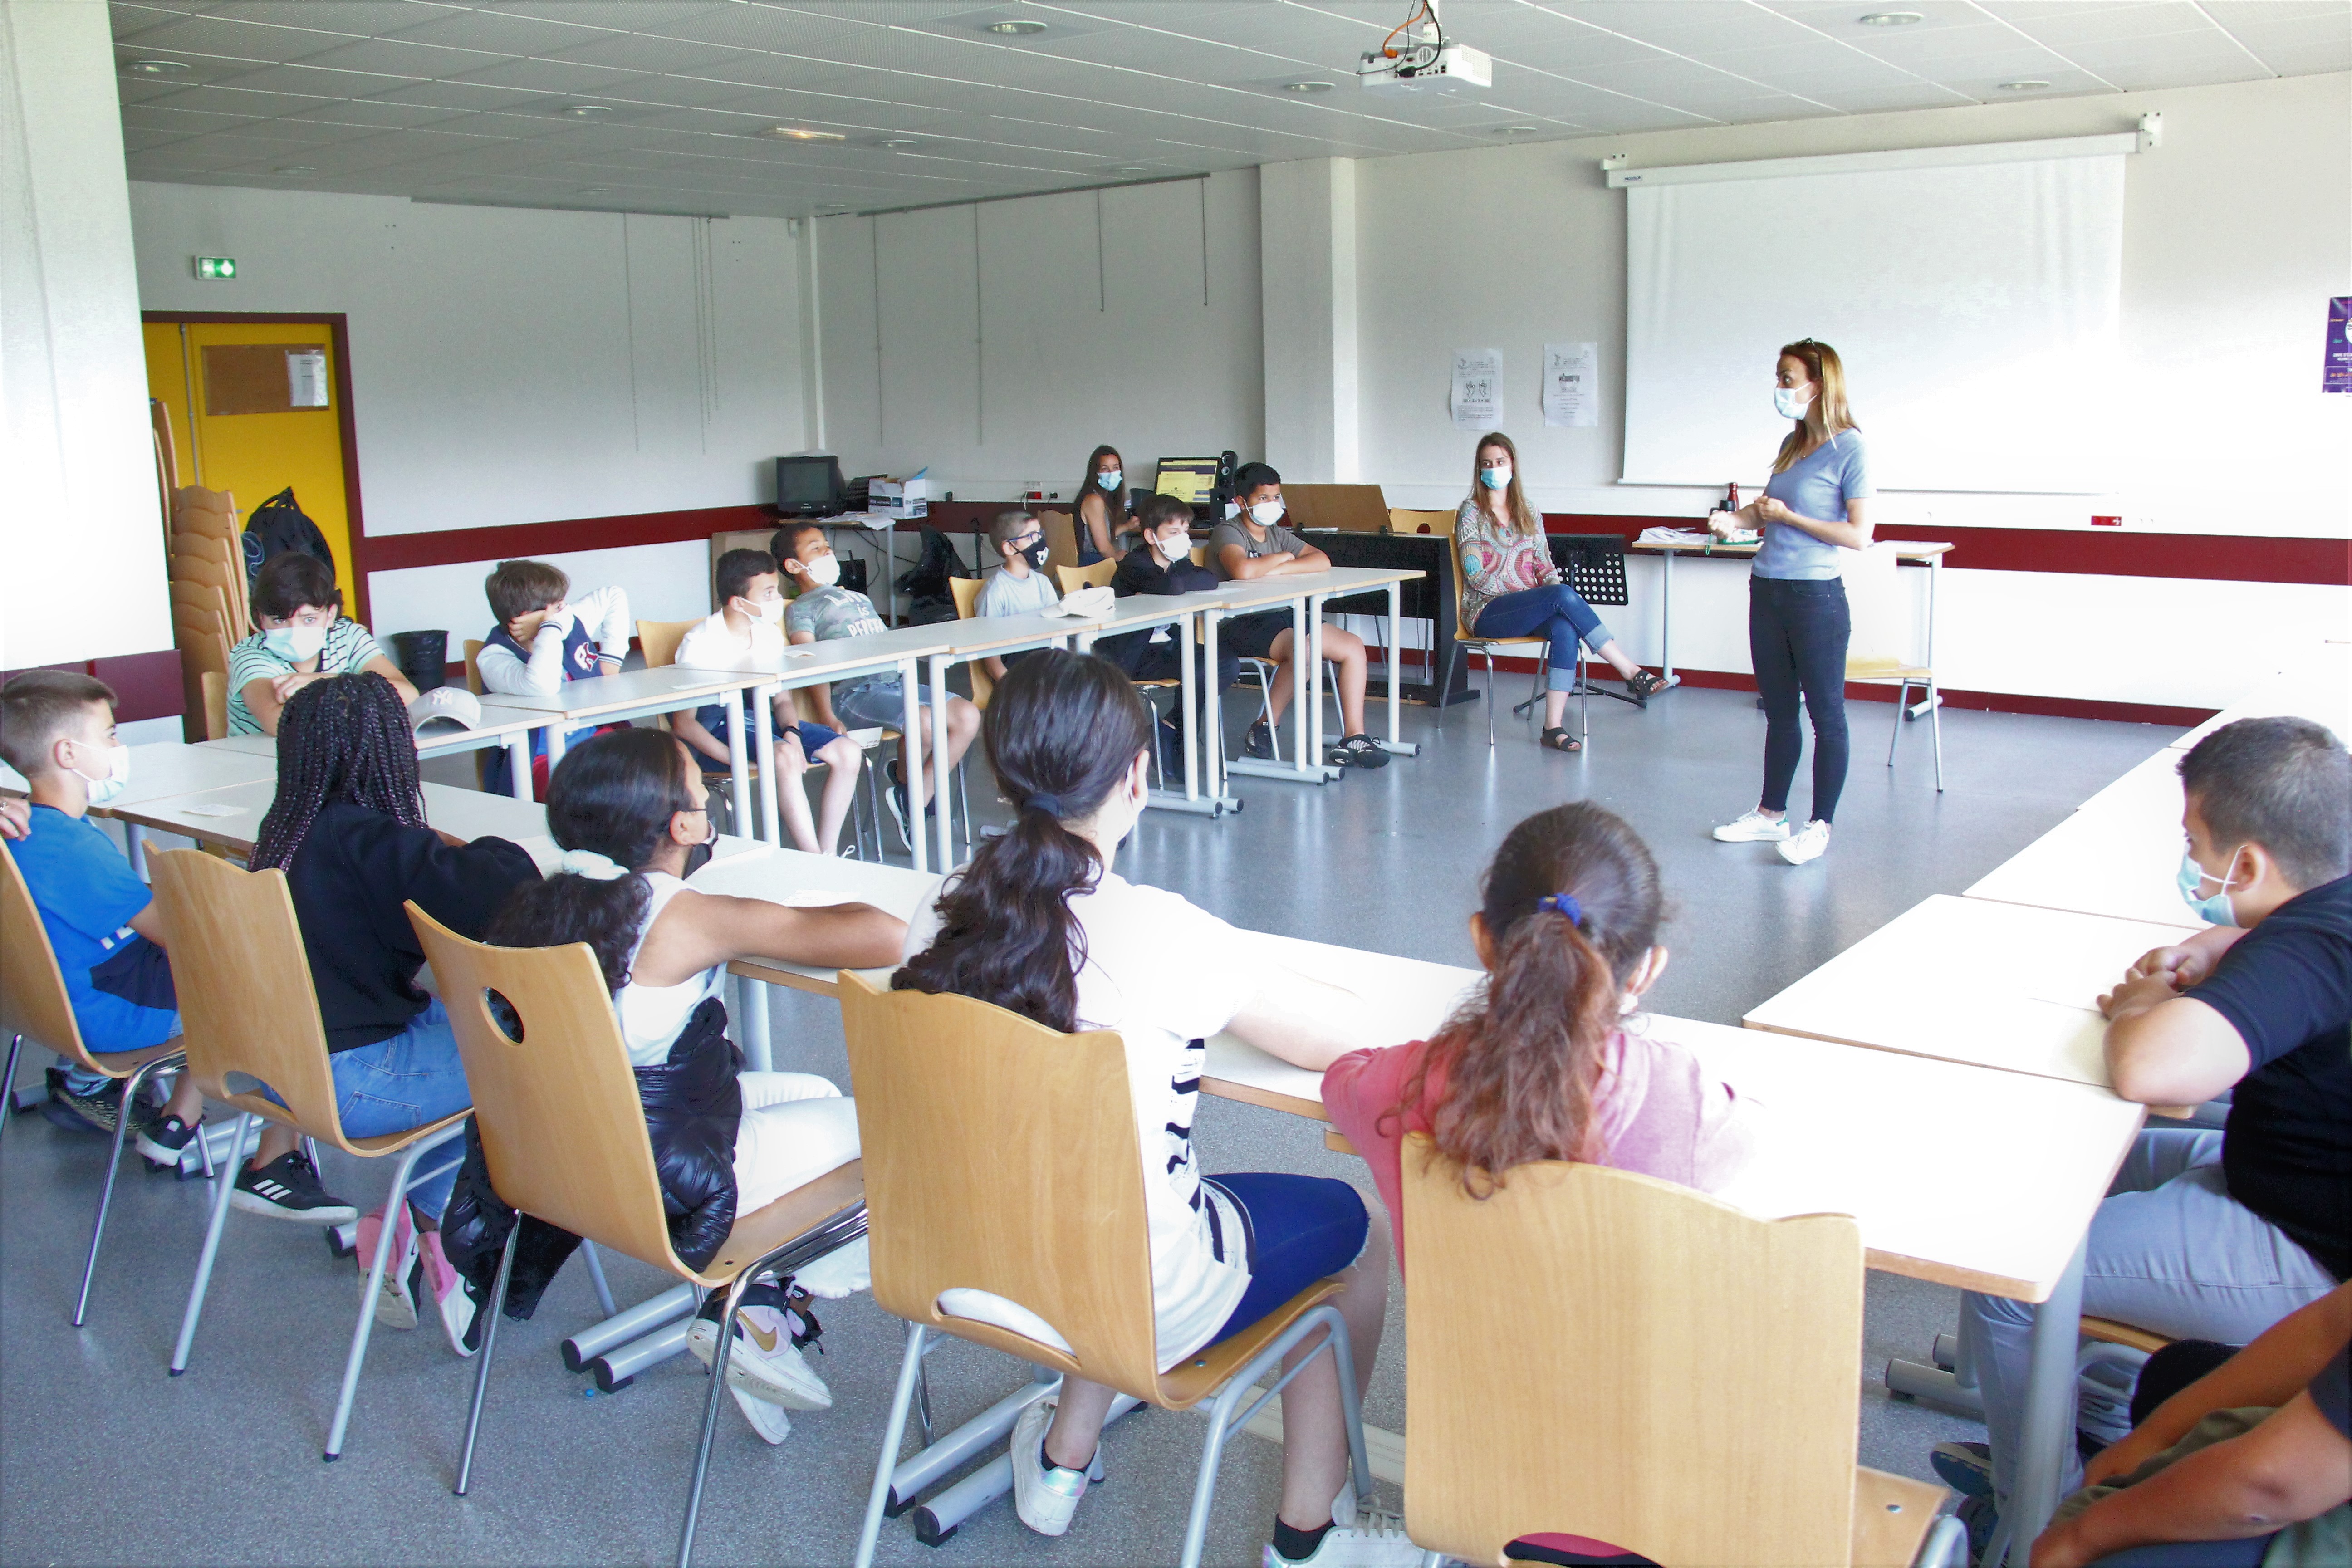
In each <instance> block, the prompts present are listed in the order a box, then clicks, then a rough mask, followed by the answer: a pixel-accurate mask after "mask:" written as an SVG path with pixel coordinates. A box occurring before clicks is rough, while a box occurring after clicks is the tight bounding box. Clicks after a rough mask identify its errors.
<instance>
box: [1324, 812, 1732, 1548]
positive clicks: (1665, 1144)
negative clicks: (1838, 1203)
mask: <svg viewBox="0 0 2352 1568" xmlns="http://www.w3.org/2000/svg"><path fill="white" fill-rule="evenodd" d="M1661 902H1662V900H1661V899H1660V896H1659V892H1658V867H1657V862H1656V861H1655V860H1654V859H1652V858H1651V857H1650V850H1649V847H1648V846H1646V845H1644V844H1643V842H1642V839H1641V836H1640V835H1638V834H1636V833H1635V832H1634V831H1633V828H1631V827H1629V826H1626V824H1625V822H1624V820H1623V819H1622V817H1619V816H1616V815H1615V814H1613V813H1612V812H1608V811H1604V810H1602V809H1601V807H1599V806H1597V805H1592V804H1591V803H1590V802H1586V801H1578V802H1576V803H1574V804H1572V805H1558V806H1554V807H1552V808H1551V809H1550V810H1549V811H1542V812H1538V813H1537V814H1536V815H1535V816H1530V817H1528V819H1527V820H1526V821H1524V822H1522V823H1520V824H1519V825H1518V826H1517V827H1515V828H1513V829H1511V832H1510V836H1509V837H1507V838H1505V839H1504V840H1503V844H1502V847H1501V848H1499V849H1497V850H1496V852H1495V862H1494V864H1493V865H1492V866H1490V867H1488V868H1487V870H1486V898H1485V901H1484V903H1483V905H1482V906H1481V908H1480V909H1479V910H1478V911H1477V912H1476V913H1475V914H1473V915H1472V916H1471V917H1470V940H1471V941H1472V942H1475V944H1476V946H1477V949H1478V962H1479V963H1481V964H1483V965H1484V966H1485V967H1486V976H1487V978H1486V985H1485V987H1484V988H1483V990H1482V991H1481V992H1480V994H1478V995H1477V996H1476V997H1475V998H1474V999H1472V1000H1471V1001H1469V1002H1467V1003H1465V1004H1464V1005H1463V1006H1462V1008H1461V1010H1460V1011H1458V1012H1457V1013H1455V1014H1454V1016H1453V1017H1452V1018H1451V1019H1449V1020H1448V1021H1447V1023H1446V1025H1445V1026H1444V1028H1443V1029H1441V1030H1439V1031H1438V1033H1437V1035H1436V1037H1435V1038H1433V1039H1430V1040H1415V1041H1412V1043H1411V1044H1409V1045H1402V1046H1390V1047H1385V1048H1383V1049H1380V1050H1364V1051H1354V1052H1350V1053H1349V1055H1347V1056H1344V1057H1341V1058H1339V1060H1338V1061H1336V1062H1333V1063H1332V1064H1331V1065H1330V1067H1328V1068H1326V1069H1325V1070H1324V1074H1323V1104H1324V1108H1325V1109H1326V1110H1328V1111H1329V1112H1330V1116H1331V1122H1332V1125H1333V1126H1335V1127H1337V1128H1338V1129H1339V1131H1340V1132H1341V1133H1343V1134H1345V1135H1346V1137H1347V1139H1348V1141H1349V1142H1350V1143H1353V1144H1354V1145H1355V1146H1356V1152H1357V1153H1359V1154H1360V1155H1362V1156H1363V1158H1364V1160H1365V1162H1366V1163H1369V1164H1370V1166H1371V1168H1372V1179H1373V1181H1374V1182H1376V1183H1378V1184H1379V1186H1380V1190H1381V1202H1382V1203H1383V1204H1385V1205H1387V1207H1388V1211H1389V1218H1390V1223H1391V1225H1392V1226H1394V1227H1395V1237H1396V1256H1397V1265H1398V1267H1399V1268H1403V1267H1404V1266H1405V1239H1404V1207H1403V1202H1402V1193H1401V1192H1400V1190H1399V1189H1400V1187H1401V1186H1402V1159H1403V1150H1404V1137H1405V1134H1406V1133H1408V1132H1426V1133H1428V1134H1429V1135H1430V1137H1431V1139H1432V1141H1433V1142H1435V1143H1436V1145H1437V1148H1438V1150H1439V1151H1440V1152H1443V1153H1444V1154H1445V1155H1447V1156H1448V1157H1449V1158H1451V1159H1454V1160H1455V1161H1457V1162H1459V1163H1460V1164H1461V1165H1462V1167H1463V1171H1464V1177H1463V1179H1464V1182H1465V1185H1467V1186H1468V1188H1469V1190H1470V1192H1471V1193H1472V1194H1473V1195H1481V1196H1483V1195H1484V1194H1486V1193H1490V1192H1492V1191H1493V1190H1494V1189H1495V1188H1496V1187H1499V1186H1501V1185H1502V1184H1504V1183H1505V1182H1506V1181H1507V1179H1508V1177H1509V1173H1511V1172H1512V1171H1514V1170H1516V1169H1517V1168H1518V1167H1519V1166H1521V1165H1528V1164H1533V1163H1537V1162H1538V1161H1547V1160H1580V1161H1584V1162H1588V1163H1594V1164H1602V1165H1613V1166H1615V1167H1617V1168H1618V1169H1619V1170H1622V1171H1639V1172H1640V1173H1643V1175H1648V1176H1657V1177H1660V1178H1662V1179H1664V1180H1665V1181H1670V1182H1680V1183H1682V1184H1684V1185H1685V1186H1690V1187H1696V1188H1698V1189H1699V1190H1700V1191H1702V1192H1706V1191H1711V1190H1713V1189H1714V1188H1716V1187H1718V1186H1720V1185H1722V1184H1724V1183H1725V1182H1726V1181H1727V1180H1728V1179H1729V1178H1730V1176H1731V1175H1732V1173H1734V1172H1736V1171H1737V1170H1738V1168H1739V1166H1740V1165H1741V1164H1742V1163H1744V1162H1745V1161H1746V1159H1747V1157H1748V1146H1749V1135H1750V1126H1749V1120H1748V1117H1747V1115H1746V1114H1745V1111H1746V1107H1745V1105H1744V1103H1743V1102H1741V1101H1739V1100H1738V1099H1737V1098H1736V1097H1735V1096H1734V1095H1733V1093H1732V1091H1731V1089H1730V1087H1729V1086H1728V1085H1727V1084H1724V1083H1722V1082H1719V1081H1718V1080H1717V1079H1715V1078H1714V1077H1713V1076H1712V1075H1710V1074H1709V1073H1707V1072H1706V1070H1705V1069H1704V1068H1701V1067H1700V1066H1699V1064H1698V1062H1697V1061H1696V1059H1695V1058H1693V1057H1692V1056H1691V1054H1690V1053H1689V1052H1688V1051H1686V1050H1685V1049H1683V1048H1682V1047H1680V1046H1677V1045H1675V1044H1673V1043H1671V1042H1669V1041H1666V1040H1661V1039H1657V1038H1654V1037H1651V1036H1649V1035H1647V1034H1643V1033H1639V1032H1635V1031H1633V1030H1631V1029H1629V1028H1628V1027H1627V1024H1626V1015H1628V1014H1630V1013H1631V1012H1632V1011H1633V1007H1634V1005H1635V1004H1636V1002H1637V1001H1638V1000H1639V999H1640V997H1641V994H1642V993H1643V992H1644V991H1646V990H1648V989H1649V988H1650V987H1651V986H1652V985H1654V984H1656V983H1657V979H1658V976H1659V975H1661V974H1664V973H1665V970H1666V950H1665V949H1664V948H1663V947H1660V946H1659V945H1657V936H1658V922H1659V918H1660V913H1661V909H1660V905H1661ZM1509 1555H1510V1556H1511V1557H1512V1559H1513V1560H1514V1561H1524V1562H1530V1563H1590V1562H1596V1561H1598V1562H1609V1561H1617V1562H1629V1563H1638V1562H1642V1561H1644V1559H1641V1558H1635V1557H1627V1556H1624V1555H1622V1549H1620V1548H1618V1547H1615V1546H1612V1545H1610V1544H1609V1543H1607V1542H1598V1541H1592V1540H1589V1539H1587V1538H1585V1537H1581V1536H1573V1535H1555V1534H1542V1535H1530V1536H1528V1537H1526V1538H1524V1539H1522V1540H1520V1541H1517V1542H1512V1544H1511V1549H1510V1552H1509Z"/></svg>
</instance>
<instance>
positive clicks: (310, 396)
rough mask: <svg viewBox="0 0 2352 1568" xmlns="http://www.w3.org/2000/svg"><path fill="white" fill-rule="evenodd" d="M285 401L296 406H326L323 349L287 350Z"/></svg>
mask: <svg viewBox="0 0 2352 1568" xmlns="http://www.w3.org/2000/svg"><path fill="white" fill-rule="evenodd" d="M286 401H287V402H288V403H289V404H290V405H293V406H294V407H296V408H324V407H325V406H327V355H326V352H325V351H324V350H322V349H312V350H310V351H308V352H299V351H289V352H288V353H287V355H286Z"/></svg>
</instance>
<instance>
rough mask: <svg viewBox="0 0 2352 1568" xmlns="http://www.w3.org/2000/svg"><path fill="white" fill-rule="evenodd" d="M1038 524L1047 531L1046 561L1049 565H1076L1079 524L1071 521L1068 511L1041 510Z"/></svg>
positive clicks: (1038, 515)
mask: <svg viewBox="0 0 2352 1568" xmlns="http://www.w3.org/2000/svg"><path fill="white" fill-rule="evenodd" d="M1037 522H1038V525H1039V526H1040V527H1042V528H1044V529H1045V563H1046V564H1047V565H1049V566H1076V564H1077V563H1078V525H1077V524H1076V523H1075V522H1073V521H1070V514H1069V513H1068V512H1066V511H1041V512H1039V513H1038V514H1037Z"/></svg>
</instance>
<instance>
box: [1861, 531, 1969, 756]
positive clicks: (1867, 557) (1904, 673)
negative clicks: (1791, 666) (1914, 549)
mask: <svg viewBox="0 0 2352 1568" xmlns="http://www.w3.org/2000/svg"><path fill="white" fill-rule="evenodd" d="M1895 549H1896V547H1895V545H1894V544H1892V543H1890V542H1886V541H1885V540H1881V541H1880V542H1877V543H1875V544H1873V545H1872V546H1871V547H1870V548H1869V549H1867V550H1854V551H1847V552H1843V555H1842V556H1841V557H1840V563H1841V564H1842V565H1843V568H1844V574H1845V591H1846V603H1847V606H1848V609H1849V612H1850V614H1851V615H1852V616H1853V632H1852V634H1851V635H1850V637H1848V640H1847V643H1846V655H1845V678H1846V679H1848V680H1864V681H1887V680H1892V681H1895V682H1896V683H1897V688H1898V689H1897V690H1896V692H1895V727H1894V731H1893V732H1892V733H1891V734H1889V735H1888V736H1887V739H1886V765H1887V766H1888V767H1890V768H1891V767H1893V766H1894V765H1895V745H1896V743H1897V742H1900V741H1901V740H1902V739H1903V725H1904V723H1905V721H1907V720H1909V719H1910V718H1911V717H1912V713H1911V706H1910V704H1911V689H1912V688H1913V687H1914V686H1916V687H1918V688H1920V689H1922V690H1924V691H1925V692H1926V693H1927V700H1926V707H1927V723H1928V728H1929V730H1930V731H1932V732H1933V733H1934V736H1935V747H1936V793H1937V794H1938V795H1941V794H1943V793H1944V700H1943V698H1942V697H1941V696H1940V695H1938V694H1937V690H1936V672H1935V671H1934V670H1933V669H1931V668H1928V667H1927V666H1926V665H1923V664H1913V663H1912V662H1911V661H1910V659H1909V658H1907V657H1906V656H1905V655H1904V654H1903V653H1902V652H1900V651H1899V650H1901V649H1903V648H1906V647H1909V646H1911V637H1910V626H1911V615H1910V606H1909V605H1907V604H1906V603H1905V602H1904V599H1905V595H1904V594H1903V592H1902V586H1901V584H1900V582H1899V581H1898V580H1897V573H1896V568H1895Z"/></svg>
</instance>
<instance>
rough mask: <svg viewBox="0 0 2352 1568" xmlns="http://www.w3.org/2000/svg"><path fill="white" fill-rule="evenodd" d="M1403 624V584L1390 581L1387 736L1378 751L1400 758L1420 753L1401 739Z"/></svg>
mask: <svg viewBox="0 0 2352 1568" xmlns="http://www.w3.org/2000/svg"><path fill="white" fill-rule="evenodd" d="M1403 624H1404V584H1402V583H1391V584H1389V641H1388V667H1389V738H1388V739H1387V740H1385V741H1383V742H1381V750H1382V751H1384V752H1395V753H1396V754H1397V755H1398V756H1400V757H1415V756H1419V755H1420V754H1421V747H1420V746H1419V744H1417V743H1408V742H1406V741H1405V739H1404V731H1403V725H1404V696H1403V693H1402V691H1400V690H1399V688H1400V687H1402V685H1403V684H1404V666H1403V665H1402V664H1401V663H1399V662H1398V659H1399V658H1400V657H1401V656H1402V652H1403V649H1402V646H1401V639H1402V636H1403V632H1402V626H1403Z"/></svg>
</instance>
